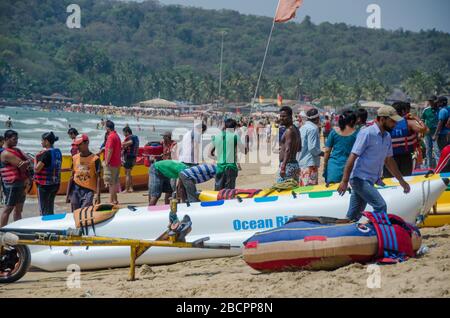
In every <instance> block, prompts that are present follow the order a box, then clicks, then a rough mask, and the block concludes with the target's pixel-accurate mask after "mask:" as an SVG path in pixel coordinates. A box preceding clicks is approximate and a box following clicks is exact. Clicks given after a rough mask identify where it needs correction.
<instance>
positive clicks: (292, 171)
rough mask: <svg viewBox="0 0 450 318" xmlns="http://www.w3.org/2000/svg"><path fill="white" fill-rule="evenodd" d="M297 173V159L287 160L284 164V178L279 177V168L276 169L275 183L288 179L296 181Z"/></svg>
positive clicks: (298, 168)
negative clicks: (293, 160)
mask: <svg viewBox="0 0 450 318" xmlns="http://www.w3.org/2000/svg"><path fill="white" fill-rule="evenodd" d="M299 174H300V167H299V165H298V161H295V162H288V163H287V164H286V175H285V176H284V178H283V177H281V175H280V169H278V174H277V183H281V182H284V181H286V180H289V179H294V180H295V181H297V182H298V176H299Z"/></svg>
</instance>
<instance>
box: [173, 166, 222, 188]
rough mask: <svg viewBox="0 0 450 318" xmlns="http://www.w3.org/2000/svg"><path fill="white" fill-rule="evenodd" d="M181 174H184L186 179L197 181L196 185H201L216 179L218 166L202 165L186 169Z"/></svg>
mask: <svg viewBox="0 0 450 318" xmlns="http://www.w3.org/2000/svg"><path fill="white" fill-rule="evenodd" d="M180 173H181V174H183V175H184V176H185V177H186V178H189V179H192V180H194V181H195V183H197V184H199V183H203V182H206V181H208V180H210V179H212V178H214V176H215V175H216V173H217V168H216V165H212V164H201V165H198V166H193V167H191V168H188V169H185V170H183V171H181V172H180Z"/></svg>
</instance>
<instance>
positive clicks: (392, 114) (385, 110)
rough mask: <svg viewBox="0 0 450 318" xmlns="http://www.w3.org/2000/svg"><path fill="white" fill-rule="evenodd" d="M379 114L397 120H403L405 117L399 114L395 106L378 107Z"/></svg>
mask: <svg viewBox="0 0 450 318" xmlns="http://www.w3.org/2000/svg"><path fill="white" fill-rule="evenodd" d="M378 116H380V117H389V118H391V119H392V120H395V121H401V120H403V117H401V116H399V114H398V113H397V111H396V110H395V108H394V107H392V106H383V107H381V108H380V109H378Z"/></svg>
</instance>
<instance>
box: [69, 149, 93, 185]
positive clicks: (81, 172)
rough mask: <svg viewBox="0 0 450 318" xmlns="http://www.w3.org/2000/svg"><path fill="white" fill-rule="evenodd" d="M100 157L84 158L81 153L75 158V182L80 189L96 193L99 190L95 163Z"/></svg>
mask: <svg viewBox="0 0 450 318" xmlns="http://www.w3.org/2000/svg"><path fill="white" fill-rule="evenodd" d="M97 159H99V158H98V156H96V155H94V154H91V155H89V156H87V157H82V156H81V155H80V154H79V153H77V154H76V155H75V156H73V158H72V160H73V181H74V182H75V183H76V184H77V185H79V186H80V187H83V188H86V189H89V190H92V191H94V192H95V191H96V190H97V171H96V168H95V162H96V161H97Z"/></svg>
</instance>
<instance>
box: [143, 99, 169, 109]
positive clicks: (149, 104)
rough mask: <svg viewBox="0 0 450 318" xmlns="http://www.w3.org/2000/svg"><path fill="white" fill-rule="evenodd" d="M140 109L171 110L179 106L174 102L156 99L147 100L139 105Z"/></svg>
mask: <svg viewBox="0 0 450 318" xmlns="http://www.w3.org/2000/svg"><path fill="white" fill-rule="evenodd" d="M139 106H140V107H166V108H167V107H169V108H175V107H177V104H176V103H174V102H170V101H168V100H165V99H162V98H155V99H151V100H147V101H144V102H140V103H139Z"/></svg>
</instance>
